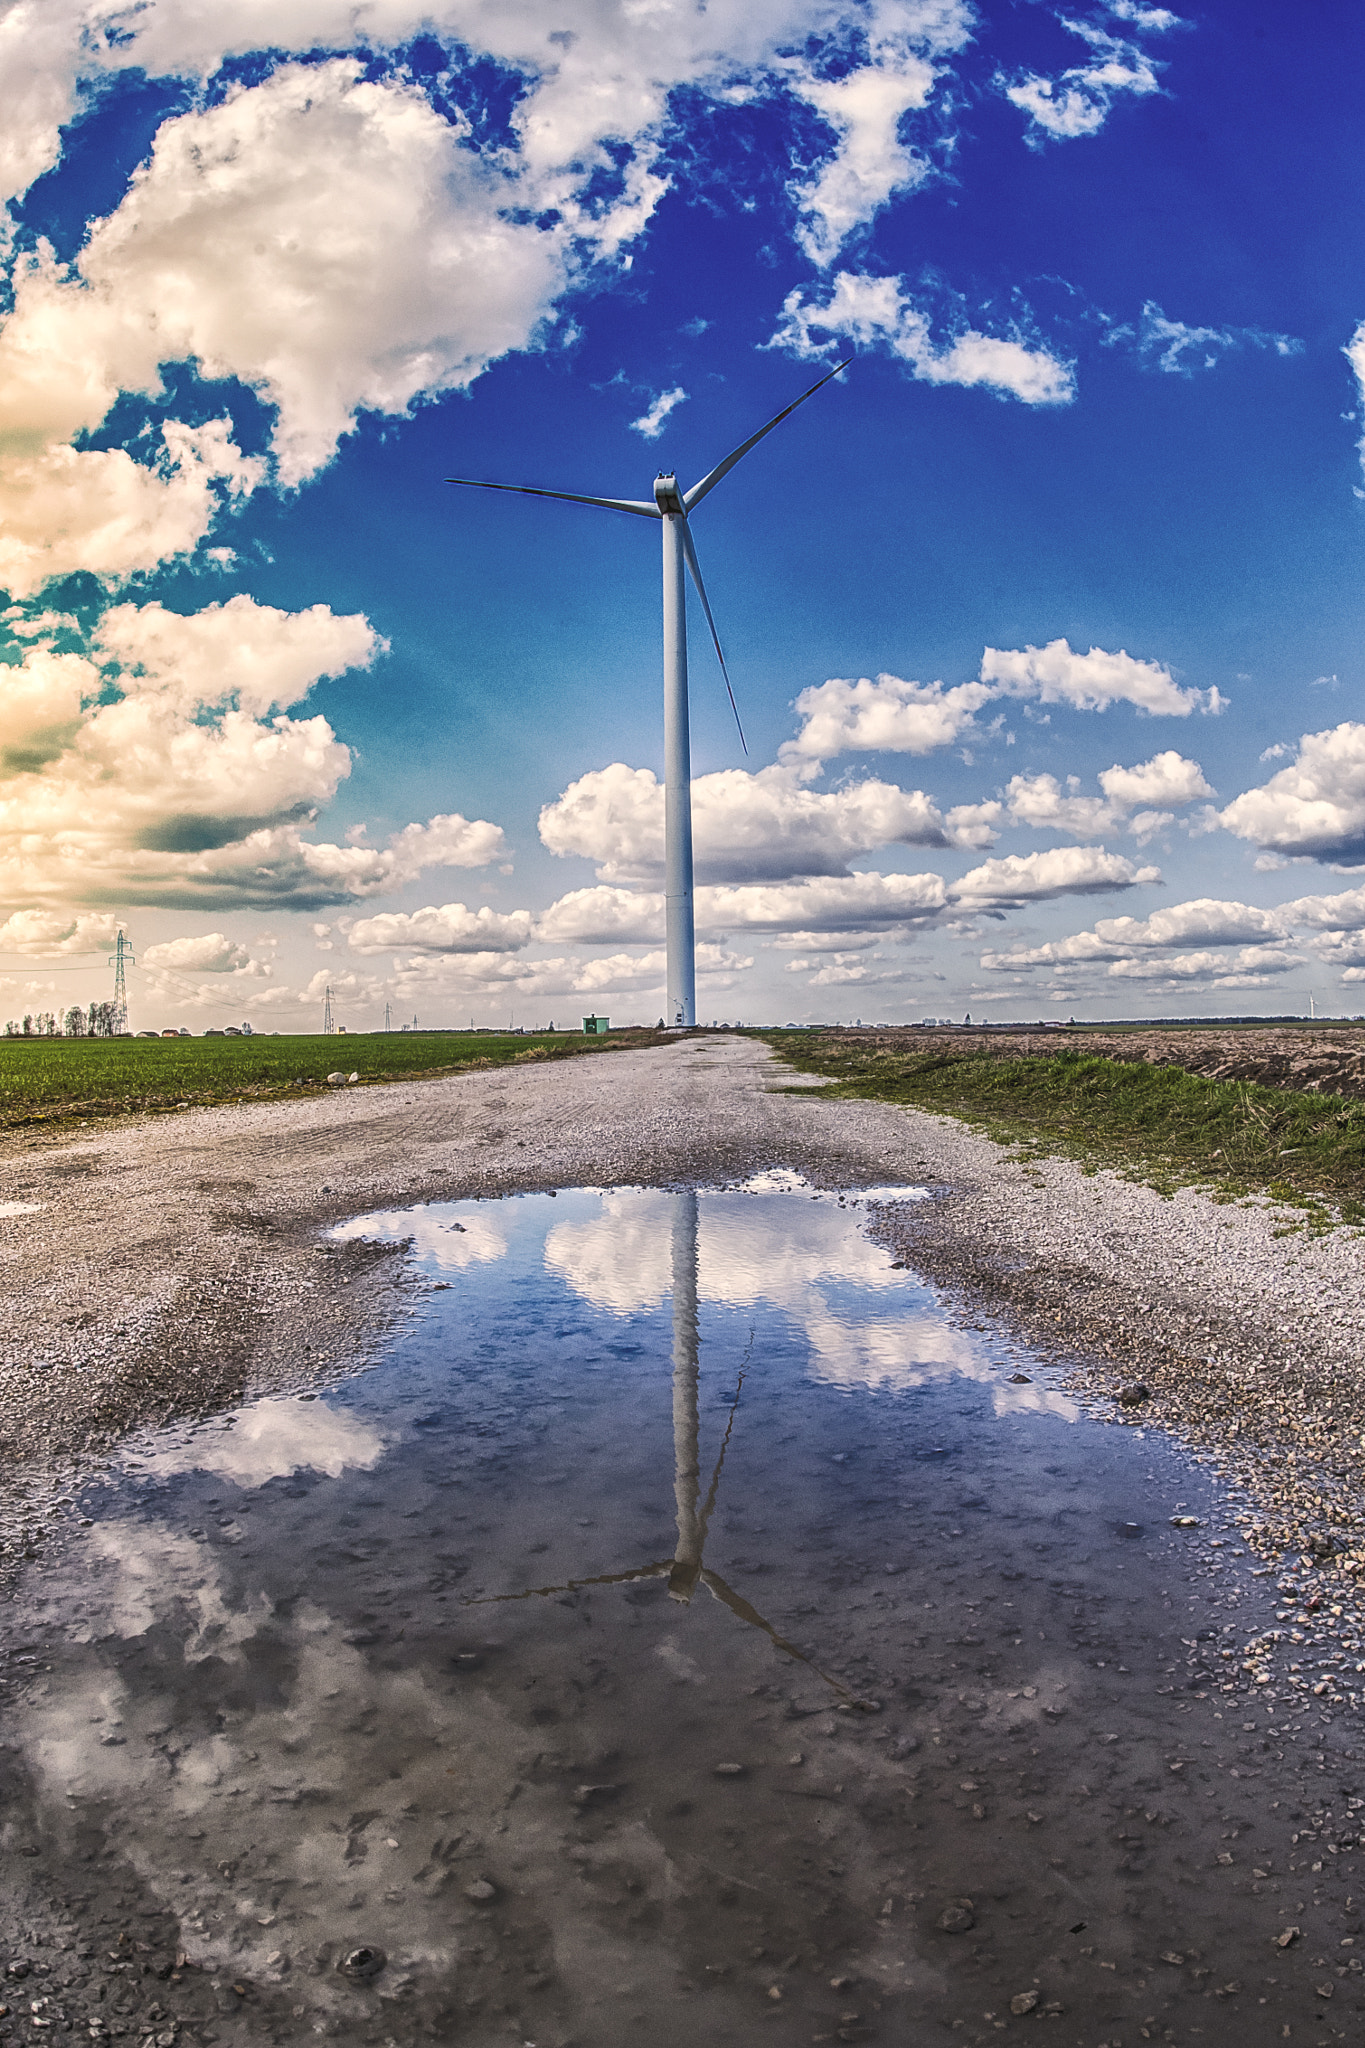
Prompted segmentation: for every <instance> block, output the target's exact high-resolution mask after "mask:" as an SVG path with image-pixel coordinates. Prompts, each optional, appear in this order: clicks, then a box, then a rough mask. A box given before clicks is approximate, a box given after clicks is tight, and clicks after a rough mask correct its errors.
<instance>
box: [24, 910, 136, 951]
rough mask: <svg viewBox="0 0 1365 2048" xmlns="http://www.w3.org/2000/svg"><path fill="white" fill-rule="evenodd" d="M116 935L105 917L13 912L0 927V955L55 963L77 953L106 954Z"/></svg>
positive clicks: (115, 924)
mask: <svg viewBox="0 0 1365 2048" xmlns="http://www.w3.org/2000/svg"><path fill="white" fill-rule="evenodd" d="M117 933H118V921H117V919H115V918H113V917H110V916H108V915H102V916H93V917H79V916H77V917H69V916H67V915H66V914H65V913H64V912H62V911H56V910H15V911H12V912H11V913H10V915H9V916H8V917H7V918H6V919H5V921H4V923H3V924H0V953H24V954H27V955H28V956H29V958H30V959H34V960H55V959H60V958H65V957H66V956H68V955H71V954H77V953H105V952H108V951H109V949H110V948H111V947H112V946H113V944H114V940H115V938H116V936H117Z"/></svg>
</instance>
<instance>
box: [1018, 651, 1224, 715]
mask: <svg viewBox="0 0 1365 2048" xmlns="http://www.w3.org/2000/svg"><path fill="white" fill-rule="evenodd" d="M981 679H982V681H983V682H987V683H995V684H998V685H999V689H1000V694H1001V695H1002V696H1009V697H1030V698H1033V699H1035V700H1036V701H1037V702H1039V703H1041V704H1069V705H1071V707H1072V708H1073V709H1074V710H1076V711H1107V710H1108V708H1109V706H1110V705H1111V704H1134V705H1136V706H1137V708H1138V709H1139V710H1140V711H1145V712H1147V713H1148V714H1149V715H1150V716H1152V717H1154V718H1188V717H1189V715H1190V713H1191V712H1192V711H1207V712H1218V711H1221V710H1222V708H1223V703H1224V699H1223V698H1222V697H1221V696H1220V695H1219V692H1218V691H1217V690H1216V689H1213V690H1186V689H1182V688H1181V687H1180V686H1179V684H1178V683H1176V682H1175V681H1174V679H1173V678H1172V676H1171V672H1170V670H1169V669H1168V668H1167V667H1166V666H1165V664H1164V663H1162V662H1159V661H1141V660H1139V659H1137V658H1136V657H1135V656H1134V655H1131V654H1128V653H1125V651H1124V650H1123V648H1120V649H1119V651H1118V653H1117V654H1109V653H1106V651H1105V649H1104V648H1103V647H1092V648H1091V649H1090V652H1089V653H1088V654H1076V653H1073V651H1072V649H1071V646H1070V644H1069V643H1068V642H1067V641H1065V640H1049V642H1048V644H1047V646H1046V647H1022V648H1003V647H988V648H987V649H986V651H985V653H984V654H983V655H982V657H981Z"/></svg>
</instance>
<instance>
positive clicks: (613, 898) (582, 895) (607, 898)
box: [536, 886, 664, 946]
mask: <svg viewBox="0 0 1365 2048" xmlns="http://www.w3.org/2000/svg"><path fill="white" fill-rule="evenodd" d="M663 935H664V899H663V897H662V895H660V894H658V893H657V892H647V891H644V890H641V891H639V892H637V891H635V890H632V889H611V888H606V887H601V886H599V887H597V888H595V889H572V890H570V892H569V894H568V895H567V896H561V897H560V898H559V900H558V902H557V903H552V904H551V905H550V907H549V909H548V910H545V911H542V913H541V915H540V916H539V917H538V918H537V920H536V937H537V938H539V939H544V940H545V941H546V942H547V943H548V944H550V945H552V946H563V945H583V946H604V945H605V946H609V945H617V946H633V945H654V944H657V942H658V941H659V940H660V939H661V938H662V937H663Z"/></svg>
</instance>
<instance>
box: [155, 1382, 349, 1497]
mask: <svg viewBox="0 0 1365 2048" xmlns="http://www.w3.org/2000/svg"><path fill="white" fill-rule="evenodd" d="M383 1452H384V1439H383V1437H382V1436H381V1435H380V1434H379V1432H378V1430H376V1429H371V1428H370V1427H369V1426H368V1424H366V1423H363V1422H361V1421H359V1420H358V1418H357V1417H356V1416H354V1415H348V1414H347V1413H345V1411H344V1410H341V1409H336V1408H329V1407H328V1406H327V1403H326V1402H325V1401H296V1400H288V1399H284V1398H270V1399H267V1400H263V1401H253V1402H252V1403H251V1404H250V1406H249V1407H246V1408H239V1409H238V1410H237V1411H236V1413H235V1414H234V1415H232V1416H230V1417H229V1418H228V1420H227V1422H226V1423H225V1424H224V1425H223V1426H222V1427H221V1428H216V1429H213V1430H201V1431H199V1432H198V1433H197V1434H196V1435H195V1436H193V1437H190V1438H186V1439H183V1440H182V1441H181V1442H180V1443H177V1444H173V1445H171V1446H169V1447H168V1448H167V1449H165V1450H162V1451H157V1452H156V1453H154V1455H153V1456H152V1457H150V1458H149V1459H148V1460H147V1461H146V1462H147V1466H148V1467H149V1468H150V1469H151V1470H152V1471H154V1472H218V1473H220V1474H221V1475H222V1477H223V1478H224V1479H232V1480H235V1482H236V1483H237V1485H238V1486H264V1485H265V1483H266V1481H267V1480H268V1479H283V1478H286V1477H287V1476H288V1474H289V1473H291V1472H298V1471H300V1470H302V1469H304V1468H305V1467H307V1468H309V1469H311V1470H312V1471H314V1472H325V1473H326V1474H327V1476H328V1478H329V1479H337V1478H339V1477H340V1475H341V1474H342V1473H343V1472H344V1471H346V1470H347V1468H348V1467H350V1466H356V1467H358V1468H359V1469H360V1470H362V1471H364V1470H366V1469H367V1468H368V1467H369V1466H371V1465H375V1464H377V1463H378V1462H379V1459H380V1458H381V1457H382V1456H383Z"/></svg>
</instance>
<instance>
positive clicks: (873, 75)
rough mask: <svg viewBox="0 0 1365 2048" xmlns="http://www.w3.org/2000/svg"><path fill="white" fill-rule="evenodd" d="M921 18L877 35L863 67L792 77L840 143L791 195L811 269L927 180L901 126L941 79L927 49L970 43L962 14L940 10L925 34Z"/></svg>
mask: <svg viewBox="0 0 1365 2048" xmlns="http://www.w3.org/2000/svg"><path fill="white" fill-rule="evenodd" d="M877 12H878V13H879V14H880V15H881V17H882V19H883V20H884V21H885V20H887V19H888V17H889V18H890V20H892V21H895V20H896V18H897V17H899V21H900V23H905V24H906V25H907V26H909V25H910V24H909V22H908V21H907V15H908V14H909V12H910V11H909V10H906V9H905V8H903V7H882V8H880V9H878V10H877ZM918 13H919V18H918V20H915V21H914V22H913V28H912V30H911V33H910V34H908V35H907V34H905V33H904V32H902V33H900V34H895V33H892V34H889V35H888V34H883V35H880V36H879V35H877V34H876V33H875V31H874V33H873V35H872V36H871V38H870V39H869V51H868V54H869V59H870V61H869V62H868V63H867V64H863V65H856V66H854V67H853V68H852V69H851V70H848V71H846V72H845V73H844V74H843V75H842V76H840V77H834V78H829V77H819V76H816V75H813V73H812V72H811V70H810V69H809V67H804V68H803V72H802V71H798V72H797V73H796V74H795V78H794V82H795V89H796V92H797V93H798V95H799V97H800V98H802V99H803V100H805V102H806V103H807V105H808V106H811V107H813V108H814V109H815V111H816V112H817V113H818V114H819V115H820V117H821V119H822V120H823V121H824V122H825V123H826V124H827V125H828V127H829V128H831V129H832V130H833V132H834V135H835V137H836V138H837V145H836V148H835V151H834V154H833V156H832V157H830V158H828V159H827V160H826V162H824V163H823V164H822V165H821V166H820V167H819V169H818V170H817V171H816V172H815V173H814V175H813V176H811V177H809V178H806V179H804V180H802V181H800V182H798V183H797V184H796V185H795V186H794V187H793V192H792V196H793V198H794V199H795V200H796V203H797V205H798V207H799V208H800V211H801V214H802V222H801V227H800V230H799V233H798V239H799V241H800V243H801V246H802V248H803V249H804V250H805V252H806V254H807V255H808V256H809V257H810V258H811V260H812V262H814V263H819V264H821V265H824V264H828V263H832V262H833V260H834V258H835V257H836V256H837V255H838V253H839V250H840V249H841V248H842V247H843V244H844V243H845V242H846V241H847V240H848V237H849V236H850V235H851V234H852V233H853V231H854V229H855V228H858V227H861V226H863V225H864V224H865V223H866V222H868V221H870V220H871V219H872V218H873V216H874V215H875V214H876V213H877V212H878V211H879V210H880V209H881V208H882V207H883V206H885V204H886V203H887V201H888V200H889V199H890V198H891V197H892V196H893V195H894V194H895V193H897V192H906V191H910V190H913V188H914V187H915V186H916V185H919V184H921V183H923V181H924V179H925V178H926V177H927V176H928V174H929V164H928V160H927V159H926V158H925V157H924V156H923V155H922V154H921V152H920V151H918V150H917V149H915V148H914V147H913V146H912V145H911V144H909V143H908V142H906V141H904V140H903V139H902V135H901V126H902V123H903V121H904V119H905V116H906V115H907V114H911V113H919V112H921V111H922V110H923V109H924V108H925V107H926V106H927V105H928V104H929V100H930V98H931V97H932V94H933V90H934V83H935V80H936V78H937V75H938V72H937V67H936V66H935V65H934V63H933V62H932V61H930V58H929V57H928V56H927V55H926V54H925V51H926V48H927V49H930V50H933V51H935V52H946V51H948V50H951V49H954V48H956V47H958V46H960V45H961V44H962V43H964V42H965V41H966V40H967V37H968V33H969V22H970V16H969V14H968V12H967V9H966V8H965V7H953V6H945V7H942V8H940V9H939V10H938V20H937V22H935V23H933V29H932V32H931V33H930V34H929V35H926V34H925V30H926V28H928V27H929V25H930V22H931V20H932V17H931V16H930V14H929V13H928V11H927V10H924V9H921V10H919V11H918ZM911 18H912V19H913V17H911ZM897 25H899V23H898V24H897Z"/></svg>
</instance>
